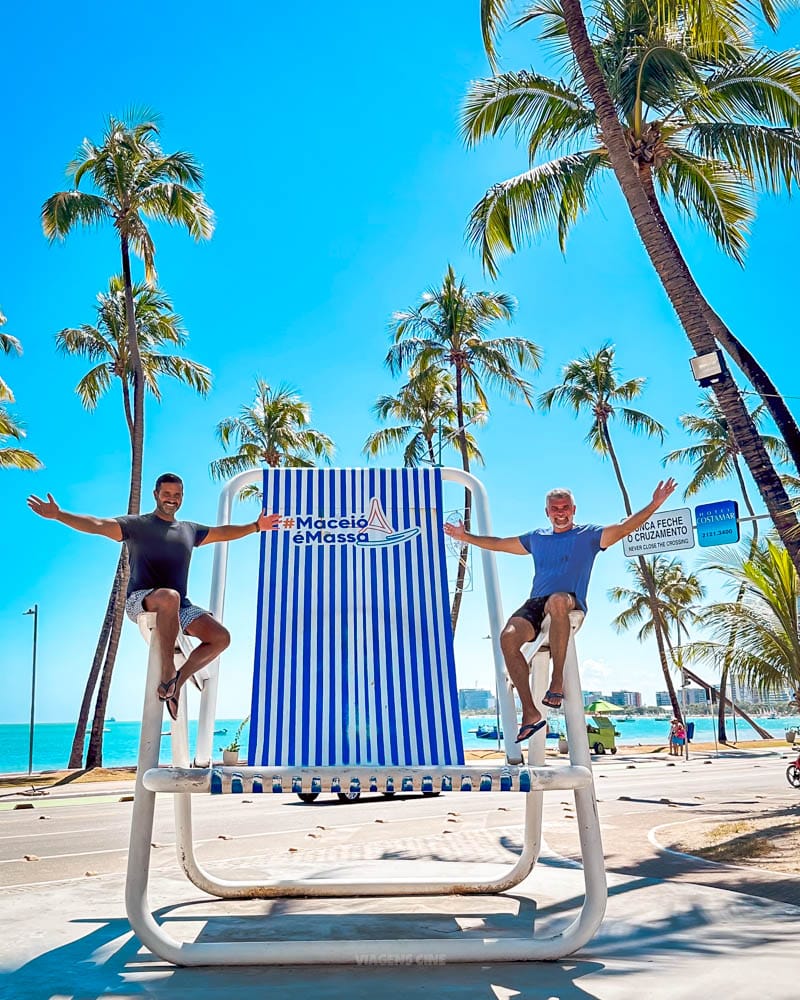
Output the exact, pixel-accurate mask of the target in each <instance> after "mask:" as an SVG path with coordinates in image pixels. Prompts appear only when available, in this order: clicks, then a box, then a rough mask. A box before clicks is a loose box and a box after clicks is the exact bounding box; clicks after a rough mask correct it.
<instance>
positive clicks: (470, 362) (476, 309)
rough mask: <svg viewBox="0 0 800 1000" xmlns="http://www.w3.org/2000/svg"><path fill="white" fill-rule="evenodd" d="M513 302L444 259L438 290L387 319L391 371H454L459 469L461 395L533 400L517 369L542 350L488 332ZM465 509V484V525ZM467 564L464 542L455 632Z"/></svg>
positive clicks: (532, 362)
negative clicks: (473, 282)
mask: <svg viewBox="0 0 800 1000" xmlns="http://www.w3.org/2000/svg"><path fill="white" fill-rule="evenodd" d="M515 308H516V302H515V300H514V299H513V298H512V296H510V295H506V294H505V293H503V292H472V291H470V290H469V288H467V285H466V283H465V282H464V280H463V279H461V280H459V279H458V278H457V277H456V274H455V271H454V270H453V268H452V265H448V267H447V271H446V272H445V275H444V279H443V281H442V284H441V286H440V287H439V288H430V289H429V290H428V291H427V292H425V293H424V294H423V296H422V301H421V303H420V304H419V305H418V306H415V307H414V308H412V309H407V310H405V311H403V312H397V313H395V314H394V316H393V317H392V323H391V332H392V338H393V340H394V343H393V344H392V346H391V348H390V349H389V353H388V354H387V355H386V364H387V366H388V368H389V370H390V371H391V372H392V373H393V374H397V373H399V372H402V371H405V370H408V371H409V373H410V375H411V377H412V379H414V378H416V377H417V376H418V375H420V374H421V373H422V372H424V371H426V370H427V369H429V368H435V369H439V370H441V371H445V372H450V371H451V372H452V373H453V378H454V382H455V401H456V420H457V431H458V443H459V449H460V451H461V465H462V468H463V469H464V471H465V472H469V468H470V464H469V459H470V456H469V447H468V443H467V426H466V421H467V415H466V410H465V404H466V402H467V399H472V398H474V399H475V400H477V402H478V403H480V404H481V406H482V407H483V409H484V411H485V412H487V413H488V411H489V401H488V398H487V395H486V391H487V389H494V390H496V391H498V392H500V393H502V394H503V395H505V396H506V397H507V398H508V399H511V400H515V399H519V398H522V399H523V400H524V401H525V402H526V403H527V404H528V405H529V406H532V398H531V387H530V385H529V384H528V382H526V381H525V379H524V378H523V377H522V375H521V374H520V372H519V371H518V370H517V369H518V368H519V369H526V368H528V369H531V370H533V371H538V370H539V366H540V364H541V356H542V352H541V348H539V347H538V346H537V345H536V344H534V343H533V342H532V341H530V340H527V339H526V338H524V337H492V338H490V337H488V336H487V335H488V334H489V333H490V331H491V330H492V328H493V326H494V324H495V323H497V322H499V321H500V320H503V321H505V322H510V321H511V319H512V318H513V315H514V310H515ZM515 366H516V367H515ZM465 393H466V395H465ZM471 509H472V505H471V499H470V494H469V490H465V496H464V526H465V527H466V529H467V531H469V529H470V523H471ZM466 569H467V547H466V546H463V547H462V550H461V557H460V559H459V564H458V573H457V575H456V588H455V593H454V595H453V606H452V609H451V623H452V628H453V631H454V632H455V628H456V623H457V622H458V614H459V610H460V608H461V597H462V593H463V588H464V577H465V574H466Z"/></svg>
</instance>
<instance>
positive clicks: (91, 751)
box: [86, 236, 144, 767]
mask: <svg viewBox="0 0 800 1000" xmlns="http://www.w3.org/2000/svg"><path fill="white" fill-rule="evenodd" d="M120 245H121V251H122V276H123V279H124V282H125V325H126V327H127V331H128V353H129V357H130V363H131V368H132V369H133V428H132V432H131V435H130V438H131V473H130V486H129V491H128V513H129V514H138V513H139V511H140V509H141V502H142V460H143V455H144V373H143V371H142V359H141V356H140V354H139V340H138V337H137V333H136V312H135V306H134V302H133V282H132V279H131V259H130V252H129V247H128V239H127V237H126V236H123V237H122V238H121V241H120ZM123 394H124V400H125V403H126V404H127V395H126V394H125V391H124V390H123ZM126 419H128V426H129V430H130V429H131V428H130V420H129V413H128V408H127V405H126ZM123 548H124V546H123ZM121 558H122V557H121ZM129 575H130V569H129V566H128V558H127V552H126V553H125V555H124V571H123V579H122V580H121V581H120V586H119V587H116V583H117V581H116V579H115V588H116V596H115V607H114V618H113V623H112V626H111V636H110V638H109V643H108V650H107V652H106V659H105V663H104V664H103V674H102V677H101V678H100V687H99V689H98V692H97V700H96V702H95V706H94V717H93V719H92V731H91V735H90V736H89V747H88V750H87V752H86V766H87V767H100V766H101V765H102V761H103V727H104V724H105V718H106V708H107V705H108V695H109V691H110V689H111V677H112V675H113V673H114V664H115V663H116V659H117V649H118V648H119V637H120V633H121V631H122V622H123V618H124V615H125V591H126V589H127V585H128V577H129Z"/></svg>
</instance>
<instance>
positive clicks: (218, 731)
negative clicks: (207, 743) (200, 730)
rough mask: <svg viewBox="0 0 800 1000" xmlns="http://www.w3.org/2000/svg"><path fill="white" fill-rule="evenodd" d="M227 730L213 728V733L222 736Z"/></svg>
mask: <svg viewBox="0 0 800 1000" xmlns="http://www.w3.org/2000/svg"><path fill="white" fill-rule="evenodd" d="M227 731H228V730H227V729H215V730H214V735H215V736H224V734H225V733H227Z"/></svg>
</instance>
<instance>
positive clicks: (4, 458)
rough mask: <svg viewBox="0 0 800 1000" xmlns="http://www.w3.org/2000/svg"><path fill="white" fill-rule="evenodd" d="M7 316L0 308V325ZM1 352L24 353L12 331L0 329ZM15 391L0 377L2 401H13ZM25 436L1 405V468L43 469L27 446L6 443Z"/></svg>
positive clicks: (4, 321) (2, 324) (0, 398)
mask: <svg viewBox="0 0 800 1000" xmlns="http://www.w3.org/2000/svg"><path fill="white" fill-rule="evenodd" d="M5 323H6V318H5V316H4V315H3V313H2V311H1V310H0V327H2V326H4V325H5ZM0 352H2V353H3V354H12V353H13V354H22V345H21V344H20V342H19V341H18V340H17V338H16V337H12V336H11V334H10V333H3V332H2V331H0ZM13 402H14V393H13V392H12V391H11V389H10V387H9V386H8V384H7V383H6V382H4V381H3V379H2V378H0V403H13ZM24 437H25V431H24V430H23V429H22V428H21V427H20V425H19V424H18V423H17V421H16V420H15V419H14V417H13V416H12V415H11V414H10V413H9V412H8V409H7V408H6V407H5V406H0V469H26V470H32V469H41V468H42V463H41V462H40V461H39V459H38V458H37V457H36V456H35V455H34V454H33V452H32V451H27V450H26V449H25V448H17V447H15V446H13V445H6V444H5V443H4V442H5V441H7V440H8V439H9V438H11V439H13V440H14V441H19V440H20V439H21V438H24Z"/></svg>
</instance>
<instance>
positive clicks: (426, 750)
mask: <svg viewBox="0 0 800 1000" xmlns="http://www.w3.org/2000/svg"><path fill="white" fill-rule="evenodd" d="M422 475H423V473H420V471H419V470H415V473H414V476H413V479H412V482H411V483H409V486H410V487H411V491H410V499H409V502H410V503H411V504H412V505H414V506H412V507H411V510H412V511H413V512H414V514H415V515H416V517H415V518H412V521H413V520H416V522H417V524H419V525H420V536H419V537H418V538H415V539H413V542H412V545H413V548H412V552H413V553H414V555H413V556H412V563H413V570H412V573H411V580H412V583H411V587H412V593H413V595H414V608H415V617H416V635H417V640H416V667H415V671H414V672H415V674H416V676H417V683H418V686H419V693H420V696H419V715H420V722H421V726H422V747H421V751H420V752H421V753H422V756H421V757H419V758H418V759H419V760H431V759H432V756H431V733H430V721H429V718H428V714H429V712H430V711H431V710H432V709H433V706H432V705H429V704H428V699H427V697H426V691H425V675H426V669H425V662H424V656H423V648H424V645H425V641H426V638H427V637H426V636H425V635H423V633H422V630H423V628H424V622H423V620H422V614H421V612H422V607H423V604H424V602H425V600H426V597H425V589H426V587H427V581H428V577H429V576H430V574H429V573H428V572H427V571H426V570H427V566H426V563H427V560H425V559H424V549H422V560H423V561H422V562H420V556H419V555H418V554H417V549H418V548H421V547H422V546H424V545H425V544H426V543H427V541H428V537H429V535H430V530H431V528H430V523H429V516H428V511H427V510H426V509H425V508H424V507H422V506H421V505H422V504H423V503H424V497H423V496H421V495H420V493H421V490H420V487H421V485H422V484H421V477H422ZM415 494H416V495H418V496H419V499H415ZM433 680H435V674H434V676H433V677H432V681H433ZM433 687H434V688H436V687H438V685H436V684H433ZM436 714H437V713H435V712H434V716H433V717H434V718H436Z"/></svg>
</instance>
